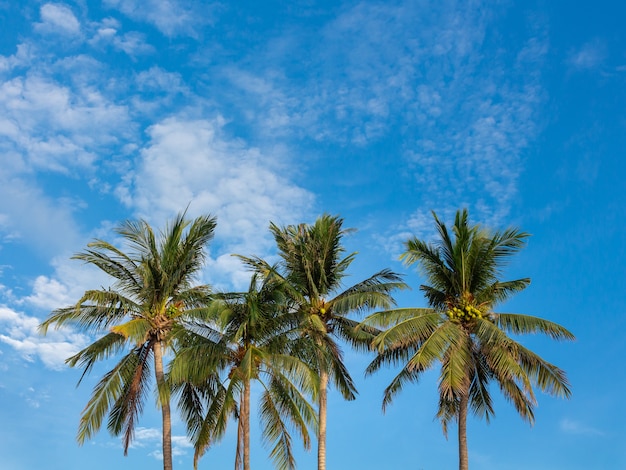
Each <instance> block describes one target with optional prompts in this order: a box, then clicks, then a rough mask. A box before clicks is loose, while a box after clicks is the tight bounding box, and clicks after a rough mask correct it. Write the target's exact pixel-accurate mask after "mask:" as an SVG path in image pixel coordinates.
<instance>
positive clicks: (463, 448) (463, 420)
mask: <svg viewBox="0 0 626 470" xmlns="http://www.w3.org/2000/svg"><path fill="white" fill-rule="evenodd" d="M468 401H469V400H468V394H467V393H463V394H462V395H461V402H460V403H459V470H469V459H468V456H467V405H468Z"/></svg>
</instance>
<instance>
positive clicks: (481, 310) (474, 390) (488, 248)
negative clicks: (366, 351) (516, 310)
mask: <svg viewBox="0 0 626 470" xmlns="http://www.w3.org/2000/svg"><path fill="white" fill-rule="evenodd" d="M433 215H434V219H435V226H436V228H437V232H438V235H439V240H438V242H437V243H436V244H431V243H427V242H425V241H422V240H419V239H417V238H412V239H410V240H409V241H408V242H407V245H406V246H407V250H406V252H405V253H404V254H403V255H402V259H403V260H404V261H405V262H406V263H407V264H409V265H411V264H418V265H419V267H420V269H421V271H422V273H423V274H424V275H425V277H426V279H427V281H428V282H429V284H425V285H422V286H420V289H421V290H422V291H423V292H424V295H425V297H426V299H427V301H428V303H429V305H430V308H405V309H397V310H388V311H383V312H378V313H375V314H373V315H371V316H369V317H368V318H367V319H366V320H365V321H364V322H363V326H368V327H372V326H375V327H380V328H387V329H386V330H385V331H383V332H381V333H380V334H379V335H378V336H377V337H376V339H375V340H374V341H373V342H372V346H373V347H374V348H375V349H376V350H377V352H378V356H377V357H376V358H375V359H374V361H373V362H372V363H371V364H370V365H369V367H368V369H367V373H373V372H374V371H376V370H378V369H379V368H380V367H381V366H382V365H383V364H400V365H402V370H401V371H400V373H399V374H398V375H397V376H396V377H395V378H394V379H393V380H392V382H391V384H390V385H389V386H388V387H387V388H386V389H385V392H384V398H383V408H384V407H386V406H387V405H388V404H389V403H391V401H392V400H393V397H394V396H395V394H396V393H398V392H399V391H400V390H402V388H403V386H404V385H405V384H406V383H407V382H416V381H417V380H418V379H419V377H420V376H421V374H422V373H423V372H424V371H426V370H428V369H430V368H432V367H434V366H435V365H436V364H440V366H441V373H440V376H439V407H438V413H437V417H438V418H439V419H440V421H441V423H442V425H443V429H444V432H447V425H448V423H449V422H450V421H451V420H456V421H457V422H458V425H459V468H460V469H461V470H465V469H467V468H468V459H467V443H466V441H467V437H466V416H467V411H468V408H469V409H470V410H471V411H472V412H473V413H474V414H476V415H479V416H484V417H485V418H486V419H487V420H489V418H490V417H492V416H493V415H494V410H493V405H492V399H491V395H490V393H489V389H488V384H489V383H490V382H492V381H495V382H496V383H498V385H499V386H500V389H501V391H502V393H503V394H504V395H505V397H506V398H507V399H508V400H509V401H510V402H511V403H512V404H513V406H514V407H515V408H516V410H517V411H518V413H519V414H520V415H521V416H522V418H524V419H526V420H528V421H529V422H531V423H532V422H533V420H534V414H533V409H534V406H535V404H536V399H535V395H534V392H533V384H534V385H535V386H536V387H538V388H539V389H541V390H542V391H545V392H548V393H551V394H554V395H557V396H563V397H569V396H570V389H569V385H568V382H567V379H566V376H565V373H564V372H563V371H562V370H561V369H559V368H558V367H556V366H554V365H552V364H550V363H549V362H547V361H545V360H544V359H542V358H541V357H540V356H538V355H537V354H535V353H534V352H532V351H530V350H529V349H527V348H525V347H524V346H523V345H522V344H520V343H518V342H517V341H515V340H514V339H512V338H511V337H510V336H509V335H508V334H511V333H512V334H515V335H517V334H525V333H543V334H546V335H548V336H549V337H551V338H553V339H567V340H570V339H573V338H574V337H573V335H572V334H571V333H570V332H569V331H567V330H566V329H565V328H563V327H562V326H560V325H557V324H556V323H553V322H550V321H547V320H543V319H540V318H537V317H533V316H528V315H521V314H512V313H495V312H494V311H493V309H494V307H495V306H496V305H497V304H498V303H500V302H503V301H505V300H507V299H508V298H509V297H510V296H511V295H512V294H514V293H516V292H519V291H521V290H523V289H524V288H526V287H527V286H528V285H529V283H530V279H528V278H523V279H517V280H514V281H500V280H499V277H500V276H501V274H502V268H503V267H504V266H505V264H506V261H508V259H509V257H510V256H511V255H513V254H515V253H517V252H518V251H519V250H520V249H521V248H522V247H523V246H524V245H525V242H526V239H527V238H528V236H529V235H528V234H527V233H524V232H521V231H519V230H517V229H515V228H508V229H506V230H503V231H497V232H494V233H492V232H490V231H488V230H486V229H484V228H481V227H480V226H478V225H470V224H469V222H468V213H467V211H466V210H463V211H458V212H457V214H456V218H455V222H454V225H453V227H452V230H451V232H452V233H450V231H449V230H448V228H447V227H446V226H445V225H444V224H443V223H442V222H441V221H440V220H439V219H438V218H437V216H436V215H435V214H433Z"/></svg>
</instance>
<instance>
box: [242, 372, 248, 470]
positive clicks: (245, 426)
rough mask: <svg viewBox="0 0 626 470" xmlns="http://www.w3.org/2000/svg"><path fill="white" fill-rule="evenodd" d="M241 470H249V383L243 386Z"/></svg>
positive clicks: (246, 382)
mask: <svg viewBox="0 0 626 470" xmlns="http://www.w3.org/2000/svg"><path fill="white" fill-rule="evenodd" d="M242 408H244V410H243V411H242V413H241V417H242V418H243V420H244V421H243V470H250V381H249V380H246V381H245V382H244V385H243V406H242Z"/></svg>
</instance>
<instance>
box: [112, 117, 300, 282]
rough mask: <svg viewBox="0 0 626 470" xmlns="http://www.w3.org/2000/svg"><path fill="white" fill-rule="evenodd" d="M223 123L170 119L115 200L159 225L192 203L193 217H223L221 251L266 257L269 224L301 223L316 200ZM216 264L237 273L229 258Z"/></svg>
mask: <svg viewBox="0 0 626 470" xmlns="http://www.w3.org/2000/svg"><path fill="white" fill-rule="evenodd" d="M223 125H224V122H223V121H222V120H221V119H219V118H217V119H214V120H187V119H184V118H168V119H165V120H163V121H161V122H159V123H157V124H155V125H153V126H152V127H150V128H149V129H148V134H149V135H150V143H149V145H148V146H147V147H146V148H145V149H144V150H143V151H142V152H141V160H140V162H139V163H138V165H137V167H136V169H135V173H134V174H133V175H132V177H131V178H130V180H129V181H128V182H127V183H126V184H124V185H123V186H121V187H120V188H118V195H119V196H120V197H121V198H122V199H123V201H124V202H125V203H126V204H128V205H129V206H131V207H132V208H134V209H135V210H136V212H137V213H138V215H139V216H141V217H143V218H146V219H149V220H151V221H152V223H155V225H158V224H161V223H163V221H164V220H166V219H167V218H169V217H171V216H172V215H173V214H176V213H178V212H180V211H181V210H182V209H183V208H185V207H187V205H188V204H190V209H189V213H190V215H194V214H199V213H211V214H213V215H215V216H217V217H218V225H217V229H216V239H217V240H218V241H219V242H220V243H221V244H222V252H221V253H227V254H230V253H232V252H236V253H241V254H244V255H250V254H258V255H262V254H264V253H266V252H267V251H268V249H269V247H270V246H271V242H270V239H269V232H268V230H267V227H268V225H269V222H270V221H275V222H277V223H283V222H284V221H288V222H293V221H294V220H297V219H298V218H299V217H300V216H301V215H302V214H303V213H305V211H306V210H307V209H308V208H309V207H310V205H311V203H312V195H311V194H310V193H308V192H307V191H305V190H303V189H302V188H300V187H298V186H296V185H294V184H293V183H291V182H290V181H289V179H288V178H287V177H286V176H284V175H286V174H287V168H284V167H283V166H282V165H281V164H280V162H279V161H278V160H277V159H276V158H275V156H273V155H265V154H264V153H262V152H261V151H260V150H259V149H255V148H248V147H246V145H245V143H244V142H242V141H239V140H229V139H227V138H226V137H225V136H224V133H223ZM218 256H219V255H218ZM217 264H219V265H220V266H228V267H232V263H231V262H229V261H225V259H221V260H219V261H218V262H217ZM233 275H234V276H235V277H237V275H235V274H233Z"/></svg>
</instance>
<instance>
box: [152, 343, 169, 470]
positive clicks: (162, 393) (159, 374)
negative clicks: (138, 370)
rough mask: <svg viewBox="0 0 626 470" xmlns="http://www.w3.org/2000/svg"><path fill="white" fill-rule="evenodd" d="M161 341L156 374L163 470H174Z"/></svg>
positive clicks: (155, 347) (157, 350)
mask: <svg viewBox="0 0 626 470" xmlns="http://www.w3.org/2000/svg"><path fill="white" fill-rule="evenodd" d="M161 348H162V343H161V341H157V342H155V343H154V373H155V376H156V383H157V391H158V393H159V403H160V404H161V415H162V417H163V470H172V468H173V467H172V415H171V412H170V399H169V393H167V391H166V388H165V387H166V385H165V375H164V374H163V351H162V349H161Z"/></svg>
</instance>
